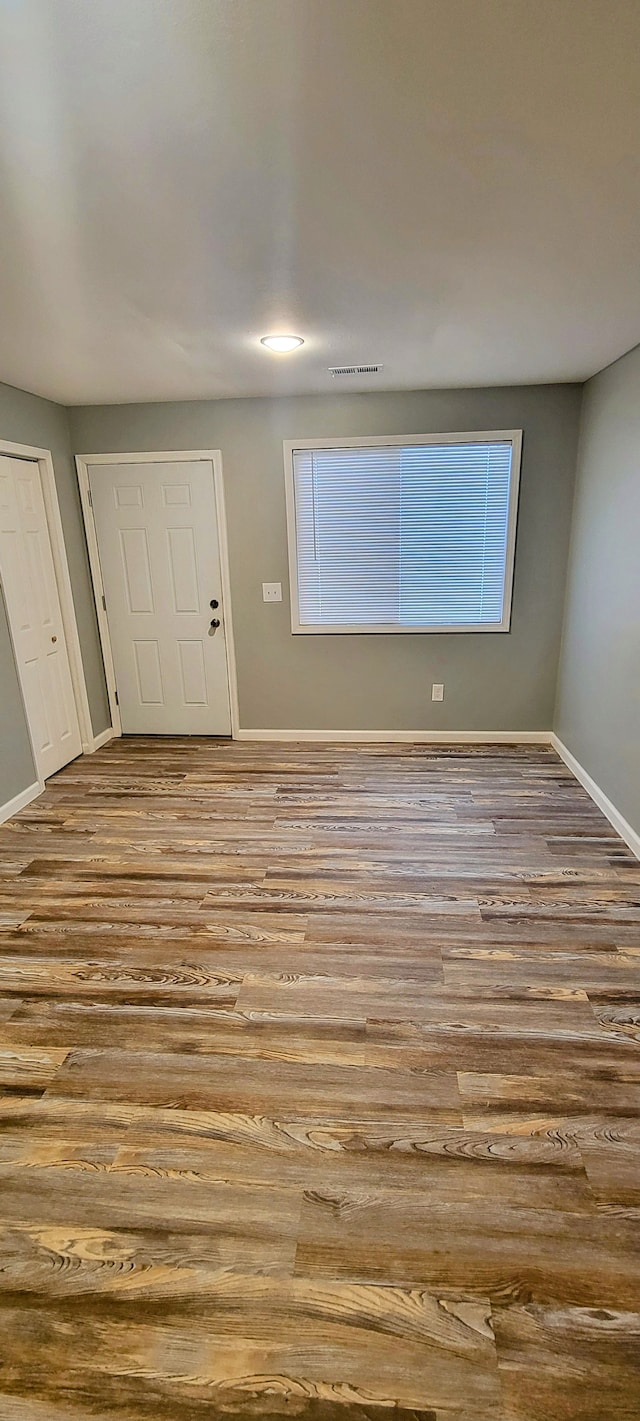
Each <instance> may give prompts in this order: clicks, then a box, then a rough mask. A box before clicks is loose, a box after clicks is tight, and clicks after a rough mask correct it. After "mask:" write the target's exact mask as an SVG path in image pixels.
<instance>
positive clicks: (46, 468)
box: [0, 439, 93, 770]
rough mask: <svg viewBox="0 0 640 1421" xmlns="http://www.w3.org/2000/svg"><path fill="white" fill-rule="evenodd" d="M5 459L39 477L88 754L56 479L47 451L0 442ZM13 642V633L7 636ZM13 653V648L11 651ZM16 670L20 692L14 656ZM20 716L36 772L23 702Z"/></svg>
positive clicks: (87, 720)
mask: <svg viewBox="0 0 640 1421" xmlns="http://www.w3.org/2000/svg"><path fill="white" fill-rule="evenodd" d="M2 455H5V456H6V457H7V458H9V459H27V460H30V461H34V462H35V463H37V465H38V471H39V475H40V486H41V488H42V498H43V502H44V511H45V517H46V520H47V528H48V532H49V543H50V546H51V556H52V558H53V570H54V573H55V579H56V586H57V589H58V600H59V602H60V615H61V617H62V626H63V630H64V638H65V645H66V651H67V658H68V661H69V671H70V674H71V685H72V689H73V698H74V701H75V707H76V714H77V717H78V728H79V731H80V740H81V742H82V749H83V752H84V753H85V754H86V753H88V751H89V748H90V745H91V742H92V740H93V726H92V724H91V713H90V711H89V698H88V696H87V684H86V681H85V675H84V666H83V663H82V653H81V651H80V638H79V636H78V624H77V621H76V611H75V606H74V602H73V593H72V591H71V578H70V576H69V564H68V562H67V549H66V545H65V541H64V532H63V528H62V519H61V517H60V505H59V503H58V490H57V487H56V477H55V471H54V467H53V458H52V456H51V450H50V449H38V448H35V447H34V446H33V445H31V444H16V443H14V442H13V441H12V440H10V439H0V456H2ZM7 617H8V620H9V630H10V632H11V618H10V616H9V609H8V608H7ZM11 638H12V642H13V633H12V632H11ZM14 652H15V648H14ZM15 660H16V669H17V672H18V679H19V681H20V685H21V688H22V676H21V670H20V662H19V658H18V657H17V656H16V658H15ZM23 702H24V713H25V720H26V723H27V729H28V731H29V738H30V740H31V746H32V754H33V763H34V766H35V768H36V770H37V769H38V757H37V755H36V751H35V746H34V744H33V738H32V736H31V726H30V725H29V716H28V712H27V706H26V702H25V701H24V695H23Z"/></svg>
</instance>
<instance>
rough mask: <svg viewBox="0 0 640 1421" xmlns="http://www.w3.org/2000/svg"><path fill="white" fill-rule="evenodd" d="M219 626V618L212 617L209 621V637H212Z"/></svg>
mask: <svg viewBox="0 0 640 1421" xmlns="http://www.w3.org/2000/svg"><path fill="white" fill-rule="evenodd" d="M219 626H220V618H219V617H213V618H212V620H211V621H210V623H209V636H213V635H214V633H215V632H217V630H218V627H219Z"/></svg>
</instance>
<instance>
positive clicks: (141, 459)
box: [76, 449, 239, 740]
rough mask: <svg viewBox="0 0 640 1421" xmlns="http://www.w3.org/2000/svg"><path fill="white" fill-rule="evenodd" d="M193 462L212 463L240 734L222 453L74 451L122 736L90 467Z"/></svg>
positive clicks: (232, 694)
mask: <svg viewBox="0 0 640 1421" xmlns="http://www.w3.org/2000/svg"><path fill="white" fill-rule="evenodd" d="M186 463H190V464H196V463H207V464H211V465H212V467H213V485H214V496H215V503H216V521H217V524H218V548H219V552H220V574H221V578H222V598H223V604H224V626H225V641H226V648H227V677H228V681H229V703H230V706H231V735H232V738H233V739H234V740H237V738H238V729H239V725H238V683H237V679H236V657H235V645H234V640H233V618H232V614H231V582H230V577H229V549H228V543H227V515H226V511H225V498H224V480H223V476H222V453H221V451H220V450H219V449H187V450H184V449H171V450H164V451H157V450H145V451H144V452H140V451H139V452H138V453H137V454H76V468H77V470H78V485H79V488H80V501H81V504H82V516H83V518H84V526H85V532H86V535H87V547H88V550H89V566H90V568H91V580H92V583H93V595H94V598H95V604H96V614H97V617H98V629H99V632H100V642H101V645H102V655H103V657H104V666H105V673H106V678H107V692H108V695H109V705H110V707H111V724H112V726H113V730H114V734H115V735H122V722H121V720H120V710H119V707H118V701H117V691H116V676H115V669H114V662H113V651H112V648H111V638H110V636H109V623H108V621H107V611H106V601H105V595H104V586H103V582H102V570H101V567H100V554H99V551H98V538H97V534H96V525H95V520H94V517H93V508H92V506H91V489H90V485H89V469H91V468H94V467H95V466H99V465H100V464H186Z"/></svg>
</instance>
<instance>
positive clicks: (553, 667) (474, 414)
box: [69, 385, 581, 731]
mask: <svg viewBox="0 0 640 1421" xmlns="http://www.w3.org/2000/svg"><path fill="white" fill-rule="evenodd" d="M580 399H581V389H580V388H579V387H578V386H570V385H561V386H536V387H519V388H513V389H491V390H456V391H449V392H439V391H410V392H402V393H395V394H367V395H343V396H339V397H325V396H313V397H309V398H296V399H291V400H286V399H280V400H263V399H255V400H254V399H246V400H224V401H197V402H196V401H194V402H190V403H181V404H148V405H120V406H111V407H108V406H99V407H95V408H90V409H74V410H70V411H69V417H70V425H71V434H72V444H73V448H74V450H75V451H76V452H78V453H109V452H114V453H115V452H133V451H138V450H152V451H153V450H163V449H166V450H170V449H201V448H202V449H209V448H219V449H221V450H222V457H223V466H224V477H225V491H226V498H227V513H228V532H229V544H230V562H231V583H232V598H233V615H234V623H235V636H236V655H237V662H238V684H239V700H240V724H241V726H242V727H243V728H251V729H259V728H274V727H276V728H278V727H279V728H288V729H291V728H293V729H316V728H317V729H335V730H349V729H355V730H357V729H372V730H376V729H381V730H421V729H432V728H433V729H438V730H514V731H515V730H548V729H550V727H551V724H552V714H553V705H554V698H555V688H556V675H557V664H558V654H559V646H560V634H561V620H562V607H563V601H564V587H565V573H566V563H567V549H568V540H569V526H570V517H571V505H572V496H573V480H574V471H575V459H576V444H577V432H578V420H579V410H580ZM514 428H523V429H524V457H523V468H522V485H521V496H520V518H519V530H518V543H517V551H516V568H515V589H514V605H513V618H512V630H511V632H510V633H509V634H506V635H503V634H497V633H490V634H487V633H483V634H476V635H467V634H464V633H461V634H445V635H442V634H440V635H434V634H432V635H421V634H417V635H412V636H398V635H396V636H394V635H389V636H371V635H368V636H367V635H360V636H358V635H354V636H335V635H334V636H307V637H305V636H297V637H293V636H292V635H291V628H290V618H289V608H288V604H287V601H286V600H285V601H284V602H283V603H282V604H270V605H265V604H264V603H263V602H262V600H261V584H262V582H263V581H269V582H273V581H282V583H283V586H284V590H285V594H286V591H287V589H288V568H287V547H286V521H285V501H284V483H283V462H282V441H283V439H291V438H313V437H315V436H340V435H345V436H348V435H359V434H407V435H411V434H424V433H430V432H446V431H456V430H458V431H462V430H492V429H514ZM432 681H444V683H445V687H446V689H445V700H444V703H443V704H442V705H437V704H435V705H434V704H433V703H432V702H431V699H430V696H431V683H432Z"/></svg>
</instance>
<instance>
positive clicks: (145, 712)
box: [89, 460, 231, 735]
mask: <svg viewBox="0 0 640 1421" xmlns="http://www.w3.org/2000/svg"><path fill="white" fill-rule="evenodd" d="M89 477H90V486H91V496H92V504H93V514H94V519H95V525H96V534H97V539H98V548H99V552H100V566H101V570H102V578H103V584H104V591H105V600H106V610H107V618H108V622H109V635H110V639H111V647H112V652H113V660H114V666H115V673H116V683H117V687H118V698H119V703H120V715H121V719H122V729H123V731H124V732H125V733H127V732H128V733H129V734H138V735H230V733H231V713H230V705H229V681H228V674H227V654H226V639H225V628H224V607H223V598H222V585H221V577H220V553H219V544H218V526H217V516H216V501H215V488H214V478H213V466H212V464H211V461H210V460H193V461H189V462H184V463H166V464H164V463H162V462H161V461H158V462H157V463H155V462H154V463H134V464H109V465H105V464H97V465H96V464H94V465H92V466H91V468H90V475H89ZM212 601H215V602H217V603H218V606H217V607H216V608H212V607H211V606H210V603H211V602H212ZM212 621H218V622H219V626H218V627H217V628H215V627H212V626H211V622H212Z"/></svg>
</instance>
